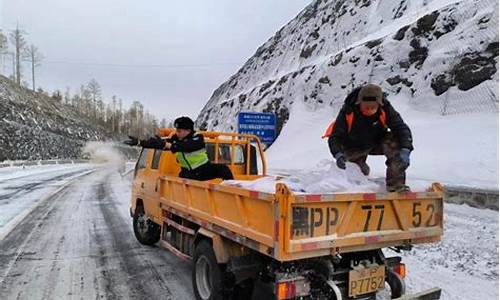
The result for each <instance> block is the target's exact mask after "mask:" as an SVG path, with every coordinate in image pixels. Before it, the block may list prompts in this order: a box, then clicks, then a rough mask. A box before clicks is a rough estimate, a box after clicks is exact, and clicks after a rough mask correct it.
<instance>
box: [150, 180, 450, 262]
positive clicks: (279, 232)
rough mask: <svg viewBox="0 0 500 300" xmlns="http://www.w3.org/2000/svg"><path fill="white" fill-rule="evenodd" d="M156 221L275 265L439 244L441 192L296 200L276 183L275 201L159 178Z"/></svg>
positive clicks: (316, 196)
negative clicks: (186, 223) (187, 226)
mask: <svg viewBox="0 0 500 300" xmlns="http://www.w3.org/2000/svg"><path fill="white" fill-rule="evenodd" d="M159 186H160V190H159V192H160V209H161V215H164V216H166V215H167V214H168V213H175V214H177V215H180V216H182V217H184V218H186V219H188V220H190V221H192V222H193V223H196V224H198V225H199V226H201V227H203V228H206V229H208V230H211V231H213V232H216V233H218V234H220V235H221V236H224V237H225V238H228V239H230V240H233V241H235V242H237V243H240V244H242V245H245V246H247V247H249V248H251V249H254V250H255V251H258V252H260V253H262V254H265V255H267V256H270V257H272V258H274V259H276V260H278V261H291V260H297V259H303V258H311V257H318V256H323V255H330V254H335V253H345V252H352V251H360V250H369V249H378V248H383V247H389V246H403V245H409V244H417V243H425V242H432V241H438V240H440V239H441V236H442V234H443V190H442V187H441V186H440V185H439V184H438V183H434V184H433V185H432V187H431V188H430V189H429V190H428V191H427V192H418V193H413V192H408V193H360V194H353V193H335V194H300V195H296V194H294V193H293V192H291V191H290V190H289V189H288V188H287V186H286V185H284V184H282V183H278V184H277V185H276V192H275V193H263V192H257V191H251V190H248V189H244V188H239V187H234V186H226V185H220V184H217V183H213V182H201V181H194V180H188V179H182V178H179V177H174V176H163V177H161V178H160V185H159Z"/></svg>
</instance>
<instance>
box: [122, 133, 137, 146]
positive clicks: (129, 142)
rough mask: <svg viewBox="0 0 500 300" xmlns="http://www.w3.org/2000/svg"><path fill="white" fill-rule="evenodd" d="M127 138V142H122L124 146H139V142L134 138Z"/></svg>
mask: <svg viewBox="0 0 500 300" xmlns="http://www.w3.org/2000/svg"><path fill="white" fill-rule="evenodd" d="M128 138H129V139H128V140H126V141H124V142H123V143H124V144H125V145H129V146H138V145H139V140H138V139H137V138H136V137H133V136H130V135H129V136H128Z"/></svg>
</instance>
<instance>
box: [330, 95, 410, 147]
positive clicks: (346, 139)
mask: <svg viewBox="0 0 500 300" xmlns="http://www.w3.org/2000/svg"><path fill="white" fill-rule="evenodd" d="M360 89H361V88H357V89H355V90H353V91H352V92H351V93H350V94H349V95H348V96H347V97H346V100H345V102H344V105H343V106H342V108H341V109H340V112H339V114H338V116H337V119H336V121H335V127H334V129H333V132H332V134H331V135H330V137H329V138H328V146H329V147H330V152H331V153H332V155H333V156H335V155H336V154H337V153H339V152H344V150H345V149H369V148H372V147H375V146H377V145H379V144H380V143H381V142H382V139H383V138H384V136H385V135H386V134H387V133H388V132H389V131H390V132H392V134H393V135H394V137H395V138H396V140H397V141H398V142H399V147H400V148H407V149H410V150H413V144H412V135H411V131H410V128H409V127H408V125H406V124H405V122H404V121H403V119H402V118H401V116H400V115H399V113H398V112H397V111H396V110H395V109H394V107H392V105H391V103H390V102H389V101H388V100H387V99H385V98H384V99H383V104H384V105H383V106H381V107H379V110H378V111H377V113H376V114H375V115H373V116H370V117H366V116H364V115H363V114H362V113H361V112H360V110H359V105H356V104H355V102H356V99H357V97H358V93H359V90H360ZM382 109H383V110H384V112H385V115H386V126H387V128H386V127H385V126H384V125H383V124H381V122H380V114H381V110H382ZM351 112H352V113H354V118H353V123H352V127H351V131H350V132H348V125H347V121H346V115H347V114H349V113H351Z"/></svg>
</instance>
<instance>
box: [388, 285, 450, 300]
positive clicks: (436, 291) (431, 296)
mask: <svg viewBox="0 0 500 300" xmlns="http://www.w3.org/2000/svg"><path fill="white" fill-rule="evenodd" d="M439 298H441V289H440V288H432V289H428V290H426V291H423V292H420V293H417V294H413V295H404V296H401V297H400V298H396V299H394V300H438V299H439Z"/></svg>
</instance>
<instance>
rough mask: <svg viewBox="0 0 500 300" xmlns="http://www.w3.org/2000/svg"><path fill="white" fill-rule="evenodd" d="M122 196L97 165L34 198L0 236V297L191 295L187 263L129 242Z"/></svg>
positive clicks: (110, 174) (123, 186) (121, 188)
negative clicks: (35, 203)
mask: <svg viewBox="0 0 500 300" xmlns="http://www.w3.org/2000/svg"><path fill="white" fill-rule="evenodd" d="M129 200H130V176H128V177H127V179H122V178H121V176H120V175H119V173H118V172H117V171H113V170H112V169H110V168H101V169H98V170H96V171H94V172H93V173H91V174H88V175H85V176H82V177H80V178H78V179H76V181H75V182H73V183H71V184H69V185H68V186H67V187H66V188H65V189H63V190H62V191H60V192H59V193H57V194H56V195H54V196H53V197H50V198H47V199H44V200H43V201H42V202H40V204H39V206H38V207H36V208H35V209H34V210H33V211H32V212H31V213H30V214H29V215H28V216H27V217H26V218H25V219H24V220H23V221H22V222H20V223H19V224H18V225H17V226H16V227H15V228H14V229H13V231H11V232H10V234H8V235H7V236H6V237H5V238H4V239H3V240H1V241H0V299H2V300H3V299H30V300H31V299H148V300H153V299H176V300H177V299H179V300H180V299H193V297H194V296H193V294H192V291H191V278H190V274H191V273H190V267H191V264H190V263H187V262H183V261H181V260H179V259H178V258H177V257H176V256H174V255H172V254H170V253H169V252H168V251H165V250H163V249H160V248H158V247H145V246H142V245H140V244H139V243H138V242H137V241H136V239H135V237H134V234H133V232H132V226H131V218H130V216H129V212H128V205H129ZM0 214H3V210H2V211H0Z"/></svg>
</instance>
